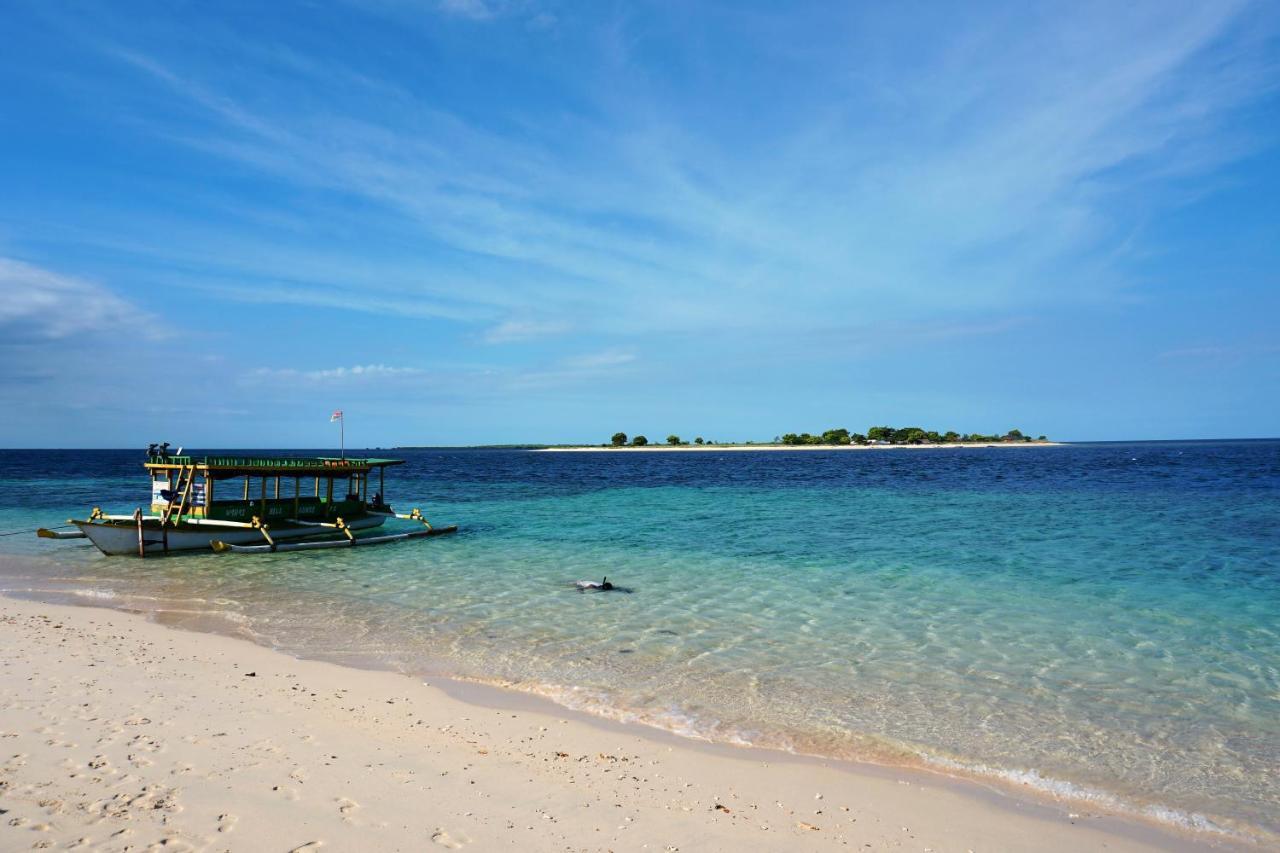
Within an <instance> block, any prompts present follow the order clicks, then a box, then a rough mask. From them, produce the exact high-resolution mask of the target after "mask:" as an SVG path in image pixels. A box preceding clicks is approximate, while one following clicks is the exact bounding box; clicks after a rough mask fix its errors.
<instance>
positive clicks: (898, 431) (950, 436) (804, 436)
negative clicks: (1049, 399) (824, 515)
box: [774, 426, 1049, 445]
mask: <svg viewBox="0 0 1280 853" xmlns="http://www.w3.org/2000/svg"><path fill="white" fill-rule="evenodd" d="M1033 440H1034V441H1048V440H1049V439H1048V438H1047V437H1045V436H1043V435H1042V436H1040V437H1039V438H1037V439H1032V438H1031V436H1029V435H1026V434H1024V433H1023V432H1022V430H1019V429H1011V430H1009V431H1008V432H1006V433H1004V434H1003V435H1000V434H996V435H983V434H982V433H979V432H974V433H969V434H966V435H961V434H960V433H958V432H956V431H955V430H947V431H946V432H938V431H937V430H932V429H930V430H926V429H923V428H921V427H916V426H909V427H891V426H873V427H871V428H870V429H868V430H867V434H866V435H862V434H861V433H856V432H849V430H847V429H845V428H843V427H833V428H832V429H829V430H824V431H823V433H822V434H821V435H813V434H811V433H807V432H802V433H794V432H788V433H784V434H783V435H782V436H780V437H779V438H775V439H774V441H775V442H780V443H782V444H787V445H806V444H815V445H845V444H866V443H867V442H869V441H871V442H883V443H885V444H963V443H982V444H994V443H996V442H1006V443H1007V442H1014V441H1021V442H1029V441H1033Z"/></svg>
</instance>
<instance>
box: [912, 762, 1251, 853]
mask: <svg viewBox="0 0 1280 853" xmlns="http://www.w3.org/2000/svg"><path fill="white" fill-rule="evenodd" d="M917 754H918V755H919V757H920V759H921V760H922V761H923V762H924V763H925V764H927V765H929V766H931V767H937V768H942V769H944V770H950V771H954V772H958V773H961V774H963V775H966V776H971V777H973V776H976V777H979V778H985V779H998V780H1000V781H1003V782H1008V783H1011V784H1013V785H1018V786H1021V787H1026V788H1031V789H1032V790H1034V791H1036V792H1038V793H1040V794H1046V795H1048V796H1050V797H1052V798H1054V799H1058V800H1068V801H1072V802H1080V803H1089V804H1091V805H1095V806H1099V807H1102V808H1105V809H1109V810H1111V811H1114V812H1119V813H1121V814H1127V815H1133V816H1137V817H1142V818H1146V819H1148V820H1153V821H1156V822H1157V823H1163V824H1169V825H1172V826H1175V827H1178V828H1180V829H1189V830H1195V831H1197V832H1208V833H1214V834H1217V835H1224V836H1229V837H1232V838H1245V837H1246V836H1245V835H1244V834H1243V833H1241V832H1239V831H1237V830H1234V829H1231V828H1229V827H1226V826H1223V825H1222V824H1221V823H1218V822H1217V821H1215V820H1213V819H1212V818H1210V817H1208V816H1207V815H1203V814H1200V813H1198V812H1189V811H1184V810H1182V809H1175V808H1172V807H1170V806H1164V805H1159V804H1154V805H1140V804H1137V803H1133V802H1130V801H1128V800H1126V799H1124V798H1123V797H1120V796H1118V795H1116V794H1113V793H1111V792H1110V791H1104V790H1102V789H1101V788H1091V787H1089V786H1086V785H1078V784H1076V783H1075V782H1068V781H1067V780H1065V779H1054V778H1053V777H1051V776H1045V775H1043V774H1042V773H1040V772H1039V771H1038V770H1035V769H1030V770H1016V769H1010V768H1007V767H998V766H997V767H993V766H991V765H989V764H982V763H974V762H967V761H959V760H956V759H954V758H948V757H946V756H941V755H935V754H932V753H929V752H923V751H921V752H918V753H917Z"/></svg>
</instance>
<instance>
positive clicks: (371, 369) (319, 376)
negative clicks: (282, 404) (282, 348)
mask: <svg viewBox="0 0 1280 853" xmlns="http://www.w3.org/2000/svg"><path fill="white" fill-rule="evenodd" d="M426 374H427V371H425V370H423V369H422V368H419V367H390V366H388V365H385V364H357V365H353V366H351V367H331V368H325V369H321V370H298V369H296V368H291V367H285V368H272V367H259V368H255V369H254V370H253V371H251V372H250V373H249V376H248V379H249V381H250V382H279V381H301V382H313V383H320V382H324V383H357V384H359V383H369V382H376V381H379V380H385V379H402V378H406V377H418V376H425V375H426Z"/></svg>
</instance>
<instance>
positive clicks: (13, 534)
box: [0, 524, 71, 536]
mask: <svg viewBox="0 0 1280 853" xmlns="http://www.w3.org/2000/svg"><path fill="white" fill-rule="evenodd" d="M70 526H71V525H70V524H59V525H56V526H54V527H46V528H45V530H57V529H58V528H60V527H70ZM35 532H36V531H35V530H11V531H9V532H8V533H0V536H21V535H22V534H24V533H35Z"/></svg>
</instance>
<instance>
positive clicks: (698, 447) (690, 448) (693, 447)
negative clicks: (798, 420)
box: [534, 441, 1065, 453]
mask: <svg viewBox="0 0 1280 853" xmlns="http://www.w3.org/2000/svg"><path fill="white" fill-rule="evenodd" d="M989 447H999V448H1005V447H1065V445H1064V444H1063V443H1062V442H1060V441H1016V442H1015V441H1011V442H1008V443H1004V442H994V443H992V444H679V445H675V444H646V445H643V446H641V447H635V446H633V445H630V444H625V445H623V446H621V447H614V446H612V445H610V446H608V447H603V446H600V445H594V444H588V445H583V446H581V447H538V448H535V451H534V452H536V453H592V452H595V453H615V452H618V451H624V452H628V453H651V452H653V451H663V452H668V451H671V452H676V453H685V452H700V451H706V450H787V451H792V450H800V451H805V450H840V451H845V450H848V451H855V452H856V451H863V450H948V449H950V450H958V449H962V448H963V449H966V450H984V449H986V448H989Z"/></svg>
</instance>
